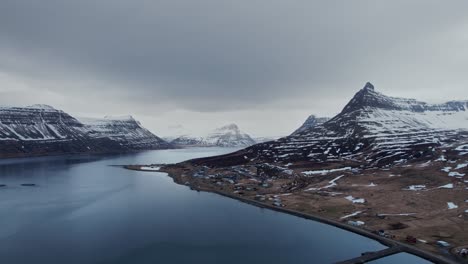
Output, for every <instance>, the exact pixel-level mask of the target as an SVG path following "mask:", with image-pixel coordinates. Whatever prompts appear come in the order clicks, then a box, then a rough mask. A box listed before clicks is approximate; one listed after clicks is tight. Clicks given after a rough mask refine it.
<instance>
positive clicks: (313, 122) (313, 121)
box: [291, 115, 330, 135]
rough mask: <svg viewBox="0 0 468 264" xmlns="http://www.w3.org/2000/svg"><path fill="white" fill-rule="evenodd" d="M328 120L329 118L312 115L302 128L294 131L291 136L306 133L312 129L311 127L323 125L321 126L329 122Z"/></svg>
mask: <svg viewBox="0 0 468 264" xmlns="http://www.w3.org/2000/svg"><path fill="white" fill-rule="evenodd" d="M328 120H330V118H328V117H317V116H315V115H310V116H309V117H308V118H307V119H306V121H305V122H304V124H302V126H300V127H299V128H298V129H296V131H294V132H293V133H292V134H291V135H294V134H297V133H300V132H302V131H305V130H307V129H309V128H311V127H315V126H318V125H321V124H323V123H325V122H327V121H328Z"/></svg>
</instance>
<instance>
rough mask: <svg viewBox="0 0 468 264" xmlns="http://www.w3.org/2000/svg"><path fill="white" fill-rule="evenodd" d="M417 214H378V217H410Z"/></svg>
mask: <svg viewBox="0 0 468 264" xmlns="http://www.w3.org/2000/svg"><path fill="white" fill-rule="evenodd" d="M415 214H416V213H403V214H377V216H410V215H415Z"/></svg>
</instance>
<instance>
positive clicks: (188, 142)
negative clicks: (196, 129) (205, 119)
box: [171, 124, 255, 147]
mask: <svg viewBox="0 0 468 264" xmlns="http://www.w3.org/2000/svg"><path fill="white" fill-rule="evenodd" d="M171 144H173V145H176V146H217V147H248V146H251V145H253V144H255V141H254V140H253V139H252V138H251V137H250V136H249V135H248V134H246V133H244V132H242V131H241V130H240V129H239V127H238V126H237V125H236V124H229V125H226V126H223V127H220V128H217V129H215V130H214V131H212V132H211V133H209V134H208V135H206V136H180V137H178V138H176V139H174V140H173V141H171Z"/></svg>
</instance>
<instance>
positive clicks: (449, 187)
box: [437, 183, 453, 189]
mask: <svg viewBox="0 0 468 264" xmlns="http://www.w3.org/2000/svg"><path fill="white" fill-rule="evenodd" d="M437 188H438V189H453V183H449V184H445V185H442V186H440V187H437Z"/></svg>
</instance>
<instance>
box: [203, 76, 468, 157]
mask: <svg viewBox="0 0 468 264" xmlns="http://www.w3.org/2000/svg"><path fill="white" fill-rule="evenodd" d="M467 141H468V101H450V102H447V103H444V104H428V103H425V102H420V101H417V100H414V99H404V98H396V97H389V96H386V95H383V94H381V93H379V92H377V91H375V89H374V86H373V85H372V84H370V83H367V84H366V85H365V87H364V88H363V89H361V90H360V91H359V92H357V93H356V95H355V96H354V97H353V98H352V99H351V101H350V102H349V103H348V104H347V105H346V106H345V107H344V109H343V110H342V111H341V113H339V114H338V115H337V116H335V117H334V118H332V119H330V120H329V121H327V122H325V123H323V124H319V125H315V126H313V127H310V128H306V129H304V130H302V131H298V132H296V133H293V134H292V135H291V136H288V137H284V138H281V139H278V140H276V141H273V142H266V143H263V144H257V145H254V146H252V147H250V148H247V149H245V150H243V151H240V152H239V153H238V154H237V155H238V156H240V157H239V160H238V162H240V163H242V162H246V161H247V160H248V161H254V162H291V161H292V162H296V161H304V162H321V163H323V162H343V161H349V162H355V163H359V164H361V165H362V166H389V165H391V164H393V163H395V162H397V163H398V162H404V161H405V160H410V159H417V158H423V157H432V156H433V155H435V153H436V150H437V149H438V148H439V147H446V146H451V145H453V146H457V145H460V144H463V142H465V143H464V144H466V142H467ZM229 158H230V159H232V160H234V158H233V157H232V156H231V157H229ZM242 160H244V161H242ZM215 161H216V159H213V158H212V159H211V162H215Z"/></svg>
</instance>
